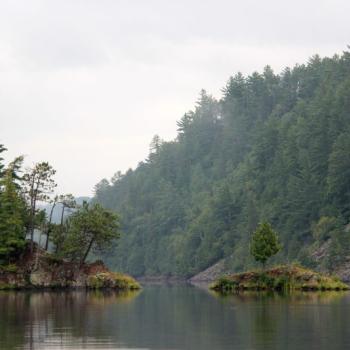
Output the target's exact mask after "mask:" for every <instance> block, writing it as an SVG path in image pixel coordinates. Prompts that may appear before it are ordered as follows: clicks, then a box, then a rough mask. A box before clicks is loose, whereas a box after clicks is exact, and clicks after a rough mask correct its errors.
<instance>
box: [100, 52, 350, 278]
mask: <svg viewBox="0 0 350 350" xmlns="http://www.w3.org/2000/svg"><path fill="white" fill-rule="evenodd" d="M349 197H350V53H349V52H345V53H343V55H342V56H334V57H333V58H320V57H319V56H314V57H313V58H311V59H310V60H309V61H308V63H307V64H303V65H297V66H295V67H294V68H292V69H289V68H286V69H285V70H284V71H283V72H282V73H281V74H279V75H277V74H275V73H274V72H273V71H272V70H271V68H269V67H266V68H265V69H264V71H263V72H262V73H256V72H254V73H253V74H252V75H250V76H243V75H242V74H240V73H238V74H236V75H234V76H233V77H231V78H230V79H229V80H228V82H227V84H226V86H225V87H224V88H223V90H222V98H221V99H220V100H216V99H214V98H213V97H212V96H210V95H209V94H207V93H206V92H205V91H202V92H201V94H200V97H199V100H198V101H197V103H196V106H195V108H194V111H190V112H188V113H186V114H185V115H184V116H183V117H182V118H181V119H180V121H179V122H178V136H177V138H176V139H175V140H173V141H170V142H163V141H162V140H161V139H160V138H159V137H155V138H154V139H153V141H152V144H151V150H150V154H149V157H148V159H147V160H145V161H143V162H141V163H140V164H139V165H138V167H137V168H136V169H135V170H129V171H127V172H126V173H125V174H121V173H117V174H116V175H115V176H114V177H113V178H112V179H111V181H107V180H102V181H101V182H100V183H99V184H98V185H97V186H96V197H95V199H96V200H97V201H99V202H101V203H102V204H103V205H104V206H106V207H107V208H110V209H113V210H116V211H117V212H118V213H120V215H121V217H122V232H123V234H122V237H121V239H120V241H119V243H118V247H116V248H115V251H114V253H113V255H110V256H109V262H110V264H112V265H114V266H113V267H114V268H118V269H121V270H123V271H126V272H129V273H131V274H134V275H136V276H138V275H180V276H190V275H193V274H195V273H196V272H199V271H201V270H203V269H205V268H207V267H208V266H210V265H212V264H213V263H215V262H216V261H218V260H219V259H221V258H223V257H229V258H228V259H227V261H228V263H229V264H230V265H231V267H232V269H233V270H242V269H243V268H246V267H249V266H250V265H252V264H253V262H252V258H251V257H250V254H249V249H248V244H249V239H250V236H251V233H252V232H253V231H254V229H255V228H256V225H257V223H258V222H259V221H261V220H267V221H269V222H270V223H271V224H272V226H273V227H274V229H275V230H276V231H277V232H279V234H280V237H281V241H282V242H283V250H282V252H281V253H280V254H278V256H277V257H276V258H275V261H287V262H288V261H289V262H291V261H300V262H301V263H303V264H306V265H309V266H310V265H314V264H315V262H314V261H313V256H312V252H313V251H314V250H315V249H316V248H317V247H319V246H321V245H322V244H323V243H324V242H326V241H327V242H328V243H327V244H328V245H329V252H330V253H329V257H328V259H327V260H326V261H325V262H324V264H325V265H326V267H329V268H335V267H336V266H337V264H340V263H342V261H343V260H344V259H345V258H346V256H347V253H348V250H349V247H350V233H348V232H347V231H348V227H347V224H348V223H349V221H350V198H349Z"/></svg>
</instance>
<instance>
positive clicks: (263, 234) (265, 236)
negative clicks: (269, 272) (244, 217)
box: [250, 222, 281, 267]
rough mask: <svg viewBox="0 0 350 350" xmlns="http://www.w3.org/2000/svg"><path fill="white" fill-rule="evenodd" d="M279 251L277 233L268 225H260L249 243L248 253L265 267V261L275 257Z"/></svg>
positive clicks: (265, 223)
mask: <svg viewBox="0 0 350 350" xmlns="http://www.w3.org/2000/svg"><path fill="white" fill-rule="evenodd" d="M280 250H281V245H280V243H279V240H278V236H277V233H276V232H275V231H274V230H273V229H272V227H271V225H270V224H269V223H267V222H263V223H260V224H259V225H258V227H257V229H256V231H255V232H254V234H253V236H252V239H251V243H250V253H251V254H252V255H253V257H254V259H255V260H256V261H258V262H260V263H262V264H263V266H264V267H265V264H266V261H267V260H268V259H269V258H271V257H272V256H274V255H276V254H277V253H278V252H279V251H280Z"/></svg>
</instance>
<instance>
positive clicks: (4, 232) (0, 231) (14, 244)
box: [0, 157, 25, 262]
mask: <svg viewBox="0 0 350 350" xmlns="http://www.w3.org/2000/svg"><path fill="white" fill-rule="evenodd" d="M22 161H23V158H22V157H19V158H17V159H15V160H14V161H13V162H12V163H11V164H10V165H9V166H8V168H7V169H6V170H5V171H4V176H3V178H2V179H1V181H0V188H1V193H0V262H9V261H10V259H11V258H13V257H16V256H17V255H18V254H19V253H21V251H22V250H23V248H24V245H25V229H24V215H25V203H24V201H23V199H22V198H21V196H20V194H19V191H18V188H17V186H16V183H15V181H14V178H13V172H14V169H16V168H17V167H18V166H20V164H22Z"/></svg>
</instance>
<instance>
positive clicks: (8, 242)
mask: <svg viewBox="0 0 350 350" xmlns="http://www.w3.org/2000/svg"><path fill="white" fill-rule="evenodd" d="M4 150H5V148H4V147H3V146H2V145H0V153H1V152H2V151H4ZM22 163H23V157H22V156H20V157H17V158H16V159H15V160H14V161H13V162H11V163H10V164H9V165H8V166H7V167H6V168H5V167H4V166H3V165H2V164H1V158H0V289H3V290H4V289H29V288H37V289H39V288H40V289H42V288H89V289H102V288H111V289H115V290H133V289H139V288H140V285H139V284H138V283H137V282H136V281H135V280H134V279H133V278H132V277H130V276H127V275H124V274H120V273H115V272H111V271H109V269H108V268H107V267H106V266H105V265H104V264H103V262H102V261H96V262H94V263H90V262H88V261H89V260H88V258H89V257H91V255H92V253H93V255H94V256H95V257H96V256H101V255H102V254H103V253H104V252H107V251H108V250H110V249H111V248H112V247H113V244H114V242H115V240H117V239H118V238H119V237H120V219H119V216H118V214H117V213H115V212H112V211H110V210H107V209H105V208H104V207H102V206H101V205H100V204H98V203H96V202H91V203H90V202H88V201H83V203H82V204H78V203H77V202H76V200H75V198H74V197H73V195H71V194H65V195H55V196H53V191H54V188H55V187H56V183H55V181H54V179H53V176H54V174H55V173H56V171H55V170H54V169H53V168H52V167H51V165H50V164H49V163H48V162H41V163H37V164H35V165H34V166H33V167H32V168H28V169H27V170H26V172H25V173H24V175H22V174H21V173H22ZM45 203H46V204H47V205H48V207H46V208H45V207H42V206H40V205H43V204H45ZM58 207H59V209H60V218H59V219H58V220H57V221H56V222H54V220H53V213H54V210H55V208H58Z"/></svg>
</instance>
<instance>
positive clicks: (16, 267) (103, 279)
mask: <svg viewBox="0 0 350 350" xmlns="http://www.w3.org/2000/svg"><path fill="white" fill-rule="evenodd" d="M24 288H94V289H96V288H113V289H120V290H126V289H138V288H140V286H139V284H138V283H137V282H136V281H135V280H134V279H133V278H132V277H130V276H127V275H124V274H120V273H114V272H111V271H109V270H108V268H107V267H106V266H105V265H104V264H103V262H102V261H96V262H94V263H90V264H83V265H80V264H76V263H72V262H69V261H65V260H63V259H57V258H55V257H54V256H53V255H51V254H49V253H47V252H46V251H44V250H42V249H40V248H39V247H37V246H36V247H35V249H34V252H33V253H30V251H29V249H28V250H26V251H25V252H24V254H23V255H22V256H21V257H20V259H19V260H18V261H16V263H15V264H11V265H8V266H5V267H0V289H24Z"/></svg>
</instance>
